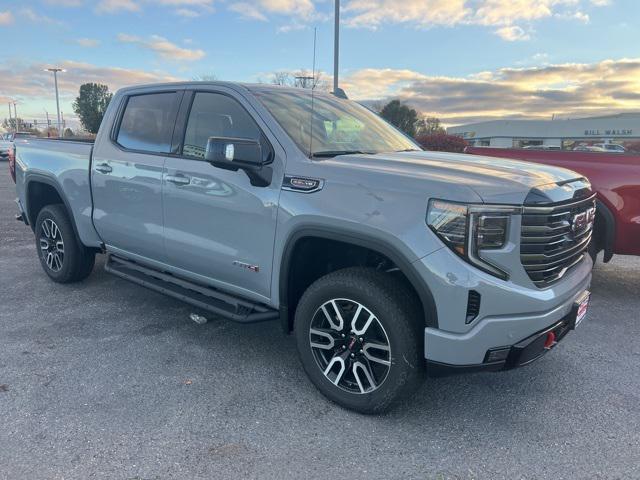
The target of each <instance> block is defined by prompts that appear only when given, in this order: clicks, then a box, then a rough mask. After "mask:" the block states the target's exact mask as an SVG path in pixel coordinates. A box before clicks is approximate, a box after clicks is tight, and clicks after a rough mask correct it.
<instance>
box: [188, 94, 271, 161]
mask: <svg viewBox="0 0 640 480" xmlns="http://www.w3.org/2000/svg"><path fill="white" fill-rule="evenodd" d="M209 137H234V138H250V139H253V140H259V139H260V129H259V128H258V125H256V123H255V121H254V120H253V118H251V116H250V115H249V114H248V113H247V111H246V110H245V109H244V108H243V107H242V106H241V105H240V104H239V103H238V102H237V101H236V100H234V99H233V98H231V97H228V96H226V95H222V94H219V93H204V92H198V93H196V95H195V98H194V99H193V105H192V107H191V113H190V114H189V120H188V121H187V130H186V132H185V136H184V147H183V149H182V153H183V154H184V155H186V156H189V157H195V158H204V155H205V151H206V149H207V141H208V140H209Z"/></svg>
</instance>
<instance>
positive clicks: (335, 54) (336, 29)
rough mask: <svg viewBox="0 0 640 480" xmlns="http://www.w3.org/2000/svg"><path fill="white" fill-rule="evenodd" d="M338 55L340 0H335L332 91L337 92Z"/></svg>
mask: <svg viewBox="0 0 640 480" xmlns="http://www.w3.org/2000/svg"><path fill="white" fill-rule="evenodd" d="M339 56H340V0H335V12H334V26H333V92H334V93H337V92H338V63H339V62H338V60H339Z"/></svg>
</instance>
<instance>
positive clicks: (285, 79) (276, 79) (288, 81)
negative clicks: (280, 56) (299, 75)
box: [271, 70, 295, 87]
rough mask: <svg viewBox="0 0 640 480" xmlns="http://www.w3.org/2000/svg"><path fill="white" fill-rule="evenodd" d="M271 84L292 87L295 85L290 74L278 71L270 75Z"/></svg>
mask: <svg viewBox="0 0 640 480" xmlns="http://www.w3.org/2000/svg"><path fill="white" fill-rule="evenodd" d="M271 83H273V84H274V85H282V86H285V87H293V86H294V85H295V79H294V78H293V75H292V74H291V72H287V71H286V70H280V71H278V72H273V73H272V74H271Z"/></svg>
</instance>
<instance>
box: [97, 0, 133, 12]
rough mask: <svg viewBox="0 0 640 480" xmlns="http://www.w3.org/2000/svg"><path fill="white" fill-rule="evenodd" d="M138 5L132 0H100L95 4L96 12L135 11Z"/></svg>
mask: <svg viewBox="0 0 640 480" xmlns="http://www.w3.org/2000/svg"><path fill="white" fill-rule="evenodd" d="M139 10H140V5H138V3H136V2H135V1H134V0H100V1H99V2H98V5H97V6H96V12H98V13H120V12H137V11H139Z"/></svg>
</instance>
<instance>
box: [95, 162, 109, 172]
mask: <svg viewBox="0 0 640 480" xmlns="http://www.w3.org/2000/svg"><path fill="white" fill-rule="evenodd" d="M95 171H96V172H100V173H111V172H113V168H111V167H110V166H109V165H108V164H106V163H100V164H99V165H96V166H95Z"/></svg>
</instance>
